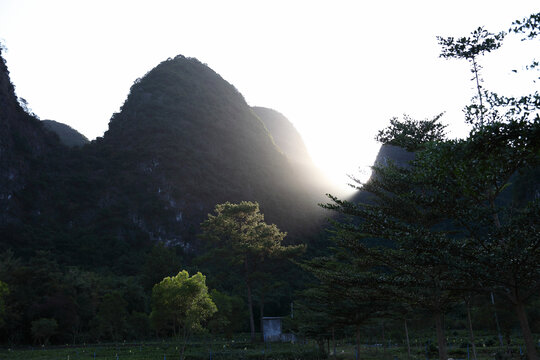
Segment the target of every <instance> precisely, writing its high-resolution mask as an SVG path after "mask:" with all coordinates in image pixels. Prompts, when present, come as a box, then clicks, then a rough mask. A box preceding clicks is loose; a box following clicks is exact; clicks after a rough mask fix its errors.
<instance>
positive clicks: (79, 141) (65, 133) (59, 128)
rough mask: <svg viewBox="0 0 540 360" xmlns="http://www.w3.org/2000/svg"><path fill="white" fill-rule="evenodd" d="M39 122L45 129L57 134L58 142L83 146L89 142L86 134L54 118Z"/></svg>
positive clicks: (71, 145)
mask: <svg viewBox="0 0 540 360" xmlns="http://www.w3.org/2000/svg"><path fill="white" fill-rule="evenodd" d="M41 123H42V124H43V125H44V126H45V128H46V129H48V130H50V131H52V132H54V133H55V134H56V135H58V137H59V138H60V142H61V143H62V144H64V145H66V146H69V147H74V146H83V145H86V144H88V143H89V142H90V141H89V140H88V138H87V137H86V136H84V135H83V134H81V133H80V132H78V131H77V130H75V129H73V128H72V127H71V126H69V125H66V124H63V123H60V122H58V121H54V120H42V121H41Z"/></svg>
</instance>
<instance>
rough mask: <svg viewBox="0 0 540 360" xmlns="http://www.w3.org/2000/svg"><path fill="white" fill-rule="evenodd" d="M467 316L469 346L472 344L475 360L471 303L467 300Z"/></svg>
mask: <svg viewBox="0 0 540 360" xmlns="http://www.w3.org/2000/svg"><path fill="white" fill-rule="evenodd" d="M467 318H468V320H469V338H470V341H471V346H472V352H473V359H474V360H476V345H475V344H474V332H473V328H472V320H471V303H470V301H469V300H467Z"/></svg>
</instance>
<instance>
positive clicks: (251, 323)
mask: <svg viewBox="0 0 540 360" xmlns="http://www.w3.org/2000/svg"><path fill="white" fill-rule="evenodd" d="M244 265H245V270H246V274H245V275H246V287H247V297H248V310H249V328H250V331H251V342H255V320H254V318H253V300H252V297H251V283H250V281H249V268H248V263H247V259H246V260H245V261H244Z"/></svg>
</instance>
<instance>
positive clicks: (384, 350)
mask: <svg viewBox="0 0 540 360" xmlns="http://www.w3.org/2000/svg"><path fill="white" fill-rule="evenodd" d="M381 327H382V348H383V354H386V337H385V336H384V321H383V322H381Z"/></svg>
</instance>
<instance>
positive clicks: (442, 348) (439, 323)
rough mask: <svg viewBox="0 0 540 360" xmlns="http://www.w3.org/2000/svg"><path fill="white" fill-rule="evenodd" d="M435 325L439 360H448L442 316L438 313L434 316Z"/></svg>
mask: <svg viewBox="0 0 540 360" xmlns="http://www.w3.org/2000/svg"><path fill="white" fill-rule="evenodd" d="M435 325H436V327H437V343H438V345H439V360H448V351H447V350H446V336H445V335H444V315H443V314H441V313H440V312H438V313H436V314H435Z"/></svg>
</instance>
